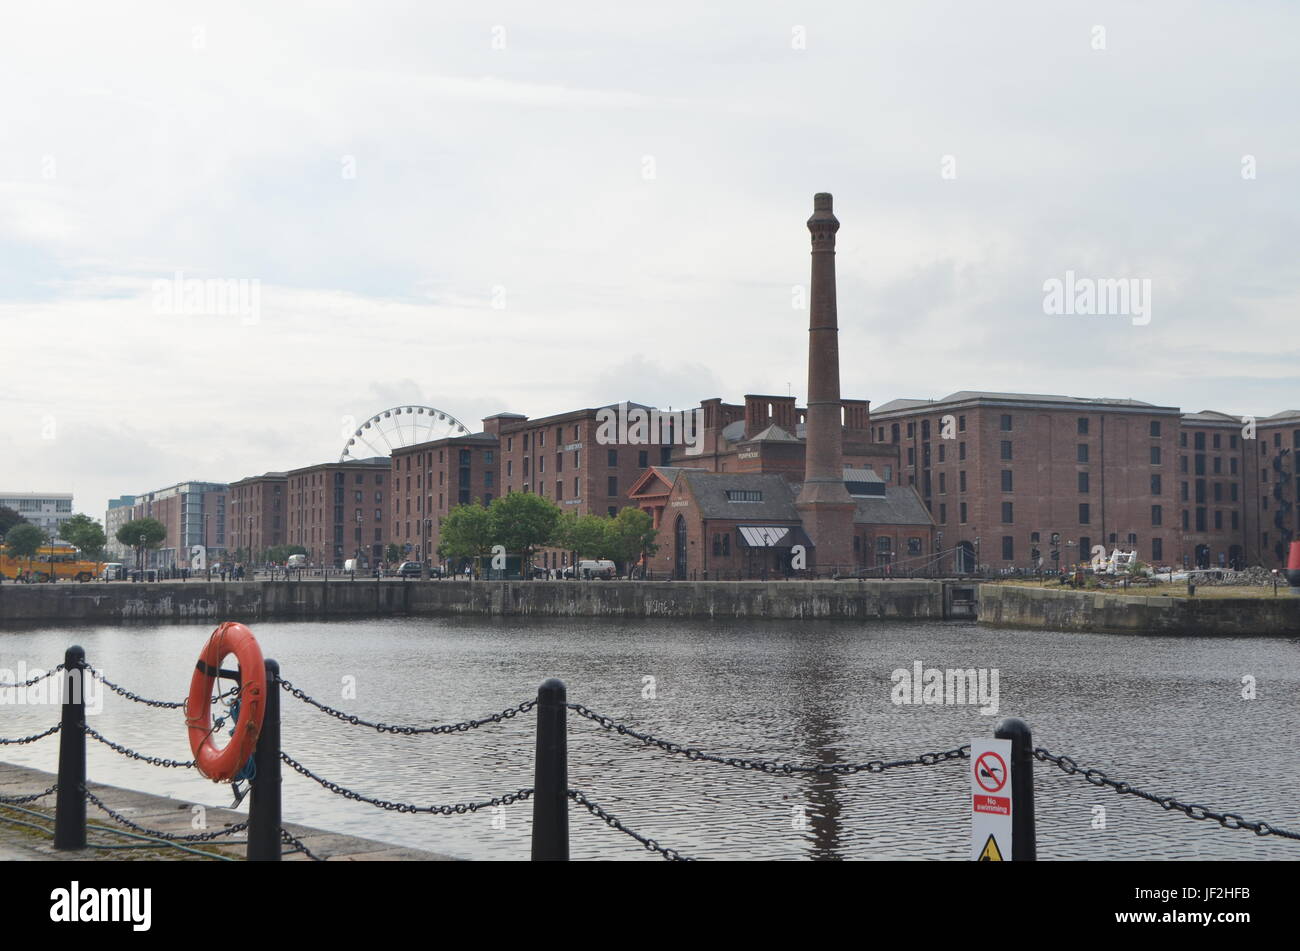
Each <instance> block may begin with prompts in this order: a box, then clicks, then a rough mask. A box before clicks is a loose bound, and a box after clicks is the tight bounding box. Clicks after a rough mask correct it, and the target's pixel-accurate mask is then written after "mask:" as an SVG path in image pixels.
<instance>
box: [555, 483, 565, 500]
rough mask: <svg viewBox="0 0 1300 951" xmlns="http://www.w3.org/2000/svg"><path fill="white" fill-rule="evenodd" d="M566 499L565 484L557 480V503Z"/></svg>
mask: <svg viewBox="0 0 1300 951" xmlns="http://www.w3.org/2000/svg"><path fill="white" fill-rule="evenodd" d="M562 498H564V482H563V481H562V480H560V479H556V480H555V501H557V502H558V501H560V499H562Z"/></svg>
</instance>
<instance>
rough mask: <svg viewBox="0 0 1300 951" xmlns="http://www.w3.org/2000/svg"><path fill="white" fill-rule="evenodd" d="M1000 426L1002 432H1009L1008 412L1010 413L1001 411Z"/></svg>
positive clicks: (1009, 420)
mask: <svg viewBox="0 0 1300 951" xmlns="http://www.w3.org/2000/svg"><path fill="white" fill-rule="evenodd" d="M1000 428H1001V429H1002V431H1003V432H1004V433H1009V432H1011V414H1010V413H1003V414H1002V422H1001V427H1000Z"/></svg>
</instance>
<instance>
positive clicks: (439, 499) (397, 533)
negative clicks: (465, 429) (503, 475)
mask: <svg viewBox="0 0 1300 951" xmlns="http://www.w3.org/2000/svg"><path fill="white" fill-rule="evenodd" d="M503 415H505V414H503ZM496 418H497V417H494V419H496ZM488 427H491V428H495V424H494V423H493V422H492V421H491V420H487V421H485V428H488ZM500 468H501V464H500V452H499V449H498V447H497V437H496V435H495V434H493V433H490V432H482V433H473V434H471V435H468V436H452V437H448V438H445V439H435V440H433V441H431V442H425V443H419V444H417V445H414V446H406V447H404V448H401V449H396V450H394V451H393V455H392V492H391V504H392V512H391V517H392V524H391V533H390V535H389V537H390V538H391V540H392V541H393V542H394V543H395V544H396V545H397V547H398V548H399V549H400V550H401V557H402V559H403V560H408V561H425V560H426V559H427V560H429V561H430V562H434V563H436V562H437V561H438V560H439V559H438V556H437V551H438V542H439V539H440V528H441V525H442V519H443V517H444V516H446V514H447V513H448V512H449V511H450V510H451V509H453V508H455V507H456V506H457V505H466V504H469V503H471V502H477V503H479V504H481V505H490V504H491V503H492V500H493V499H494V498H496V497H497V496H498V495H499V494H500V493H501V491H502V490H501V483H500Z"/></svg>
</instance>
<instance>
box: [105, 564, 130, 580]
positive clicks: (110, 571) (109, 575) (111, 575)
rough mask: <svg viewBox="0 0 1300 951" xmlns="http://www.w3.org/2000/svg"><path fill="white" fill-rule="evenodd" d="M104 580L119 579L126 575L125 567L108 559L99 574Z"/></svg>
mask: <svg viewBox="0 0 1300 951" xmlns="http://www.w3.org/2000/svg"><path fill="white" fill-rule="evenodd" d="M99 576H100V577H101V578H102V579H103V580H104V581H121V580H122V579H123V578H125V577H126V568H125V567H124V566H123V565H121V564H118V563H117V562H116V561H110V562H108V563H107V564H106V565H104V570H103V571H101V572H100V575H99Z"/></svg>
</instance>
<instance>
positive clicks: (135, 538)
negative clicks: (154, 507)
mask: <svg viewBox="0 0 1300 951" xmlns="http://www.w3.org/2000/svg"><path fill="white" fill-rule="evenodd" d="M114 537H115V538H116V539H117V540H118V542H119V543H120V544H122V545H126V546H127V547H128V548H134V549H135V558H136V565H137V566H138V567H141V568H143V567H144V552H145V549H146V548H157V547H158V546H159V545H161V544H162V543H163V540H164V539H165V538H166V537H167V526H166V525H164V524H163V523H162V522H160V521H158V520H157V519H156V518H137V519H135V520H133V521H130V522H127V523H126V524H125V525H123V526H122V527H121V528H119V529H118V530H117V534H116V535H115V536H114Z"/></svg>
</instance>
